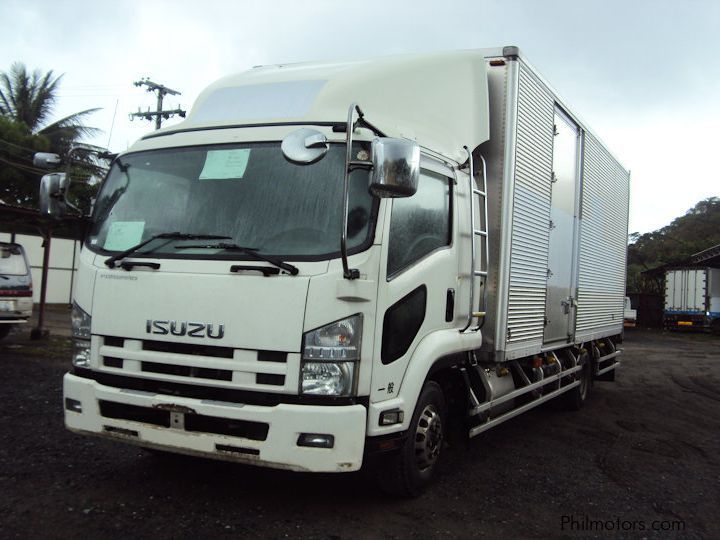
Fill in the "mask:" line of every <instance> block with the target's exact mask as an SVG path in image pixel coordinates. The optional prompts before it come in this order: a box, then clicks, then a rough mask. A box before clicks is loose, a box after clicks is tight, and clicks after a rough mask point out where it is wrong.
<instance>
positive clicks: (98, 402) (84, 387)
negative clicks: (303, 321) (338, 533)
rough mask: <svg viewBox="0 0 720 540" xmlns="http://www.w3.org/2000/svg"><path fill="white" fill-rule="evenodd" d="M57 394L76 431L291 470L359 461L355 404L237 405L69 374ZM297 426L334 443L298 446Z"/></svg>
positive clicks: (361, 436) (352, 467)
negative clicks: (100, 382)
mask: <svg viewBox="0 0 720 540" xmlns="http://www.w3.org/2000/svg"><path fill="white" fill-rule="evenodd" d="M63 394H64V398H65V399H64V403H65V425H66V426H67V428H68V429H70V430H71V431H75V432H78V433H83V434H89V435H97V436H101V437H105V438H109V439H115V440H120V441H124V442H128V443H131V444H136V445H139V446H145V447H149V448H156V449H161V450H167V451H170V452H177V453H181V454H191V455H199V456H203V457H209V458H214V459H221V460H226V461H237V462H242V463H249V464H253V465H260V466H265V467H273V468H278V469H289V470H295V471H310V472H349V471H356V470H358V469H360V466H361V465H362V460H363V449H364V444H365V426H366V416H367V411H366V409H365V407H364V406H362V405H347V406H319V405H294V404H283V403H281V404H278V405H275V406H269V407H266V406H258V405H244V404H239V403H230V402H223V401H213V400H207V399H194V398H185V397H177V396H170V395H163V394H156V393H152V392H144V391H138V390H128V389H122V388H115V387H111V386H105V385H102V384H99V383H98V382H96V381H94V380H92V379H85V378H81V377H78V376H76V375H73V374H71V373H68V374H66V375H65V378H64V381H63ZM78 409H79V411H78ZM165 415H167V423H166V416H165ZM205 430H207V431H205ZM222 432H226V433H228V434H223V433H222ZM302 433H311V434H323V435H332V436H333V438H334V446H333V447H332V448H314V447H305V446H298V444H297V443H298V438H299V436H300V434H302Z"/></svg>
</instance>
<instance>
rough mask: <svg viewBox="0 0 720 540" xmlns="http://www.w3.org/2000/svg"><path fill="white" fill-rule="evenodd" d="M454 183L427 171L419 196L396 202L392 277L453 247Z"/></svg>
mask: <svg viewBox="0 0 720 540" xmlns="http://www.w3.org/2000/svg"><path fill="white" fill-rule="evenodd" d="M450 185H451V184H450V179H449V178H447V177H445V176H443V175H441V174H437V173H434V172H430V171H427V170H423V171H421V172H420V181H419V183H418V189H417V192H416V193H415V195H413V196H412V197H407V198H403V199H394V200H393V205H392V216H391V218H390V241H389V245H388V267H387V275H388V276H389V277H391V276H393V275H394V274H397V273H398V272H399V271H400V270H403V269H404V268H406V267H408V266H410V265H411V264H412V263H414V262H415V261H417V260H419V259H421V258H423V257H424V256H425V255H427V254H428V253H430V252H431V251H434V250H436V249H438V248H440V247H442V246H447V245H449V244H450V235H451V228H450Z"/></svg>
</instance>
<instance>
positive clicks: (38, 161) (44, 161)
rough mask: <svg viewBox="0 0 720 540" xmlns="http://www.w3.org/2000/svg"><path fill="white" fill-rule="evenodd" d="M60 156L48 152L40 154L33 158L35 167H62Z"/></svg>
mask: <svg viewBox="0 0 720 540" xmlns="http://www.w3.org/2000/svg"><path fill="white" fill-rule="evenodd" d="M60 163H61V162H60V156H58V155H57V154H49V153H48V152H38V153H36V154H35V155H34V156H33V165H35V166H36V167H40V168H41V169H53V168H55V167H58V166H59V165H60Z"/></svg>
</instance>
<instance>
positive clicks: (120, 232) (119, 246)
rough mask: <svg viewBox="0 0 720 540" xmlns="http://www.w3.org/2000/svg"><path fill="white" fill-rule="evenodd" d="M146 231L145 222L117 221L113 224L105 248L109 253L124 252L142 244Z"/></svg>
mask: <svg viewBox="0 0 720 540" xmlns="http://www.w3.org/2000/svg"><path fill="white" fill-rule="evenodd" d="M144 230H145V222H144V221H116V222H114V223H111V224H110V229H109V230H108V233H107V238H106V239H105V245H104V246H103V247H104V248H105V249H107V250H108V251H124V250H126V249H128V248H131V247H133V246H134V245H137V244H139V243H140V241H141V240H142V235H143V231H144Z"/></svg>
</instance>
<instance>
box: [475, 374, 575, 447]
mask: <svg viewBox="0 0 720 540" xmlns="http://www.w3.org/2000/svg"><path fill="white" fill-rule="evenodd" d="M582 368H583V367H582V366H574V367H572V368H569V369H566V370H563V371H561V372H560V373H557V374H555V375H550V376H549V377H547V378H545V379H543V380H542V381H538V382H535V383H532V384H529V385H528V386H523V387H522V388H518V389H517V390H513V391H512V392H510V393H509V394H505V395H504V396H501V397H499V398H497V399H493V400H491V401H488V402H485V403H483V404H481V405H479V406H477V407H475V408H473V409H472V410H471V411H470V414H471V416H474V415H477V414H480V413H482V412H486V411H489V410H490V409H492V408H493V407H495V406H497V405H500V404H502V403H505V402H506V401H510V400H512V399H515V398H517V397H520V396H522V395H524V394H527V393H528V392H532V391H534V390H536V389H538V388H540V387H541V386H545V385H547V384H550V383H553V382H557V383H558V384H560V382H561V380H562V379H564V378H565V377H568V376H570V375H572V374H574V373H577V372H578V371H580V370H582ZM579 385H580V381H579V380H575V381H573V382H571V383H569V384H567V385H565V386H561V387H560V388H558V389H556V390H553V391H552V392H550V393H549V394H544V395H542V396H541V397H538V398H535V399H533V400H532V401H530V402H528V403H525V404H524V405H521V406H520V407H517V408H515V409H513V410H511V411H508V412H506V413H503V414H501V415H500V416H498V417H497V418H492V419H491V420H488V421H487V422H485V423H483V424H480V425H478V426H475V427H473V428H471V429H470V431H469V436H470V437H474V436H475V435H478V434H480V433H482V432H483V431H486V430H488V429H490V428H492V427H494V426H496V425H498V424H501V423H503V422H504V421H505V420H510V419H511V418H514V417H515V416H517V415H519V414H521V413H524V412H525V411H527V410H530V409H532V408H533V407H537V406H538V405H540V404H541V403H544V402H546V401H549V400H551V399H553V398H554V397H557V396H559V395H560V394H563V393H565V392H567V391H568V390H570V389H572V388H575V387H576V386H579Z"/></svg>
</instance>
